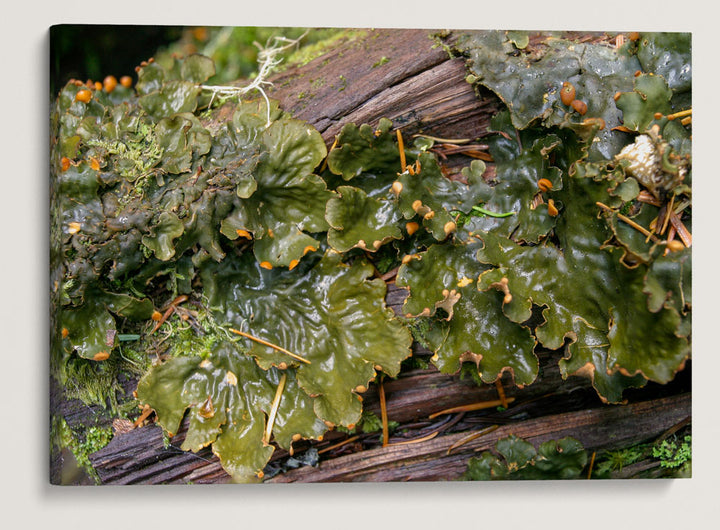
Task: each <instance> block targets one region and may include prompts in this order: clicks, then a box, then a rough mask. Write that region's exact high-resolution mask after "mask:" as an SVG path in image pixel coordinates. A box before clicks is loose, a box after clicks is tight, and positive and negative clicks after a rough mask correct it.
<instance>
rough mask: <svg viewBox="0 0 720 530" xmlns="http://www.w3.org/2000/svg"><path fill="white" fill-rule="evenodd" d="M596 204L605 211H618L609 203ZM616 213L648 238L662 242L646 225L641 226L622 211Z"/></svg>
mask: <svg viewBox="0 0 720 530" xmlns="http://www.w3.org/2000/svg"><path fill="white" fill-rule="evenodd" d="M595 204H597V205H598V206H599V207H600V208H602V209H603V210H605V211H607V212H610V213H616V212H615V211H614V210H613V209H612V208H610V207H609V206H607V205H605V204H603V203H601V202H596V203H595ZM616 215H617V217H618V219H620V220H621V221H623V222H625V223H627V224H628V225H630V226H632V227H633V228H634V229H635V230H637V231H639V232H641V233H642V234H643V235H645V236H647V237H648V238H650V239H652V240H653V241H655V242H656V243H658V242H660V240H659V239H658V238H657V237H655V235H654V234H653V233H652V232H650V231H649V230H648V229H647V228H645V227H644V226H640V225H639V224H637V223H636V222H635V221H633V220H632V219H630V218H629V217H625V216H624V215H623V214H621V213H617V214H616Z"/></svg>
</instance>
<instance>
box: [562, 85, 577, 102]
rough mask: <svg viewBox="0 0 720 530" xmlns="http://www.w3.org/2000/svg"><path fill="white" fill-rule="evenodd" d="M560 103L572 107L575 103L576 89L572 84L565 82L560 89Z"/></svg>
mask: <svg viewBox="0 0 720 530" xmlns="http://www.w3.org/2000/svg"><path fill="white" fill-rule="evenodd" d="M560 101H562V102H563V105H568V106H569V105H570V104H572V102H573V101H575V87H574V86H572V84H570V83H568V82H567V81H565V82H564V83H563V84H562V88H561V89H560Z"/></svg>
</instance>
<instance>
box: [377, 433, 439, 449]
mask: <svg viewBox="0 0 720 530" xmlns="http://www.w3.org/2000/svg"><path fill="white" fill-rule="evenodd" d="M439 433H440V431H435V432H431V433H430V434H428V435H427V436H423V437H422V438H415V439H413V440H405V441H403V442H393V443H391V444H388V445H392V446H395V445H409V444H419V443H420V442H427V441H428V440H432V439H433V438H435V437H436V436H437V435H438V434H439Z"/></svg>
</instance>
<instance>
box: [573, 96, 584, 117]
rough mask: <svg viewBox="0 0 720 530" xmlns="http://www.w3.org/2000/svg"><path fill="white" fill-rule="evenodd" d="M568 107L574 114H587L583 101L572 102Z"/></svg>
mask: <svg viewBox="0 0 720 530" xmlns="http://www.w3.org/2000/svg"><path fill="white" fill-rule="evenodd" d="M570 106H571V107H572V108H573V109H575V112H577V113H578V114H580V115H581V116H582V115H584V114H585V113H586V112H587V104H586V103H585V102H584V101H580V100H579V99H575V100H573V101H572V102H571V103H570Z"/></svg>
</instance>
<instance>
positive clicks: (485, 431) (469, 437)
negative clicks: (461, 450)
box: [447, 425, 500, 455]
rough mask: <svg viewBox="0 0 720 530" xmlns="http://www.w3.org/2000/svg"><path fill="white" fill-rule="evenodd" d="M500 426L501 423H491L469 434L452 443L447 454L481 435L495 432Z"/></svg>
mask: <svg viewBox="0 0 720 530" xmlns="http://www.w3.org/2000/svg"><path fill="white" fill-rule="evenodd" d="M499 427H500V426H499V425H491V426H490V427H487V428H486V429H482V430H480V431H477V432H473V433H471V434H468V435H467V436H466V437H465V438H462V439H460V440H458V441H457V442H455V443H454V444H452V445H451V446H450V447H448V450H447V454H448V455H449V454H450V452H451V451H452V450H453V449H457V448H458V447H460V446H462V445H465V444H466V443H468V442H472V441H473V440H476V439H478V438H480V437H481V436H485V435H486V434H489V433H491V432H493V431H494V430H495V429H497V428H499Z"/></svg>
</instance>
